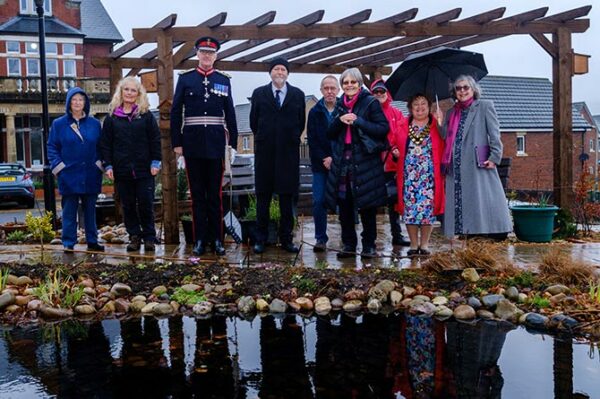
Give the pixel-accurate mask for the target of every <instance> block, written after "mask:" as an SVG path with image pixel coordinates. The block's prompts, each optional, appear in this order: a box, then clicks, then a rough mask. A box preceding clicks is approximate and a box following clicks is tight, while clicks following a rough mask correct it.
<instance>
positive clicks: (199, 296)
mask: <svg viewBox="0 0 600 399" xmlns="http://www.w3.org/2000/svg"><path fill="white" fill-rule="evenodd" d="M171 299H173V300H174V301H175V302H177V303H179V304H181V305H188V306H191V305H195V304H197V303H200V302H204V301H206V296H205V295H204V291H185V290H184V289H183V288H181V287H179V288H175V292H174V293H173V295H172V296H171Z"/></svg>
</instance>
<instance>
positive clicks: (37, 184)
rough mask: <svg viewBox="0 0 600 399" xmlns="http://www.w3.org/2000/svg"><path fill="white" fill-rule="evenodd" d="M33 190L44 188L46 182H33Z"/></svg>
mask: <svg viewBox="0 0 600 399" xmlns="http://www.w3.org/2000/svg"><path fill="white" fill-rule="evenodd" d="M33 188H35V189H36V190H38V189H41V188H44V182H43V181H41V180H34V181H33Z"/></svg>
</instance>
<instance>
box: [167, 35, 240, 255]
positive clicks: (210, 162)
mask: <svg viewBox="0 0 600 399" xmlns="http://www.w3.org/2000/svg"><path fill="white" fill-rule="evenodd" d="M218 50H219V42H217V40H216V39H213V38H211V37H201V38H200V39H198V40H196V55H197V56H198V67H197V68H196V69H192V70H189V71H186V72H183V73H182V74H181V75H180V76H179V80H178V81H177V87H176V89H175V94H174V95H173V106H172V108H171V145H172V146H173V151H175V153H176V154H177V155H178V156H179V155H183V156H184V157H185V166H186V172H187V177H188V182H189V185H190V192H191V194H192V218H193V220H194V223H193V226H194V242H195V244H194V249H193V250H192V253H193V254H194V255H203V254H204V252H205V251H206V244H207V242H208V241H212V242H213V249H214V251H215V253H216V254H217V255H219V256H221V255H225V248H224V247H223V200H222V196H221V186H222V182H223V160H224V157H225V146H226V145H227V144H228V145H229V146H230V147H232V148H233V149H235V148H237V123H236V119H235V108H234V106H233V98H232V94H231V83H230V81H229V76H228V75H225V74H224V73H222V72H220V71H217V70H215V69H213V65H214V63H215V61H216V59H217V51H218ZM182 126H183V128H182Z"/></svg>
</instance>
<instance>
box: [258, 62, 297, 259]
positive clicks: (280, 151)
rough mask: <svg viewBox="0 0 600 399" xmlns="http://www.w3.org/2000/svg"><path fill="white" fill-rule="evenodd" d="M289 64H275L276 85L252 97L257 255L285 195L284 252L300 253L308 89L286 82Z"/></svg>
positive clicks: (272, 71) (273, 77) (281, 224)
mask: <svg viewBox="0 0 600 399" xmlns="http://www.w3.org/2000/svg"><path fill="white" fill-rule="evenodd" d="M288 73H289V64H288V62H287V61H286V60H285V59H283V58H276V59H275V60H273V62H272V63H271V67H270V70H269V74H270V75H271V83H269V84H267V85H265V86H262V87H259V88H257V89H255V90H254V93H252V100H251V104H252V108H251V110H250V128H251V129H252V133H254V154H255V165H254V170H255V179H256V180H255V185H256V237H255V239H256V241H255V245H254V252H255V253H263V252H264V250H265V241H266V238H267V232H268V226H269V206H270V204H271V198H272V196H273V194H278V196H279V209H280V211H281V219H280V222H279V241H280V243H281V246H282V248H283V249H284V250H286V251H288V252H292V253H294V252H298V247H297V246H296V245H294V243H293V242H292V229H293V225H294V216H293V205H292V200H293V198H294V195H295V194H297V193H298V184H299V180H300V172H299V170H300V151H299V150H300V135H301V134H302V131H303V130H304V122H305V108H306V105H305V100H304V93H303V92H302V90H300V89H298V88H296V87H294V86H291V85H290V84H289V83H287V82H286V80H287V77H288Z"/></svg>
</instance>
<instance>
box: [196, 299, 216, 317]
mask: <svg viewBox="0 0 600 399" xmlns="http://www.w3.org/2000/svg"><path fill="white" fill-rule="evenodd" d="M212 309H213V304H212V302H208V301H202V302H198V303H197V304H195V305H194V307H193V308H192V312H194V314H197V315H207V314H209V313H211V312H212Z"/></svg>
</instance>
